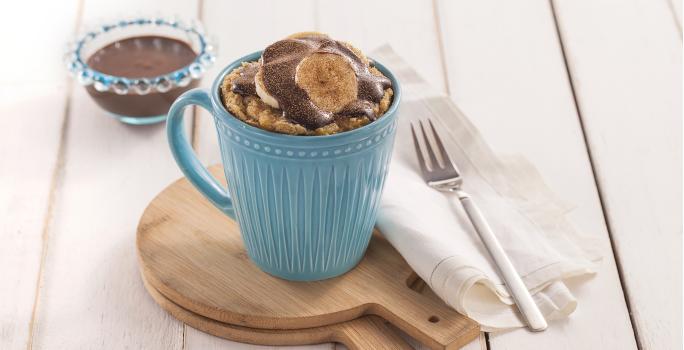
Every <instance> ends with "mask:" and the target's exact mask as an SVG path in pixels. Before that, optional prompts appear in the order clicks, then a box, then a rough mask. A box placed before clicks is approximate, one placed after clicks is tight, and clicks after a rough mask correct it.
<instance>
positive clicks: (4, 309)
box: [0, 83, 66, 349]
mask: <svg viewBox="0 0 684 350" xmlns="http://www.w3.org/2000/svg"><path fill="white" fill-rule="evenodd" d="M55 87H61V88H62V89H61V91H60V89H57V90H56V89H55ZM63 88H64V84H63V83H62V84H41V85H37V84H32V85H23V86H22V85H20V86H17V85H14V84H12V85H1V86H0V113H1V114H2V115H3V116H5V117H2V118H0V128H1V129H2V130H6V131H7V132H6V133H5V135H4V136H3V137H2V139H0V217H2V218H3V219H2V220H1V222H2V223H0V239H2V242H3V244H1V245H0V276H2V277H3V283H2V284H1V285H0V320H1V321H0V348H2V349H20V348H25V347H26V344H27V343H28V339H29V334H30V324H31V316H32V310H33V305H34V301H35V295H36V288H37V285H36V283H37V281H38V274H39V271H40V265H41V258H42V253H41V252H42V250H43V233H44V230H45V229H46V227H45V226H46V220H45V218H46V216H47V215H48V212H49V210H48V207H49V204H48V203H49V199H50V198H51V197H52V196H51V194H52V193H54V191H53V186H54V179H55V169H56V167H57V164H58V163H57V154H58V150H59V140H60V134H61V133H60V130H61V127H62V120H63V119H64V107H65V101H66V96H65V93H64V91H63ZM38 123H40V124H41V125H38ZM27 154H30V155H31V156H30V157H27V156H26V155H27Z"/></svg>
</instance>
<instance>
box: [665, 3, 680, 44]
mask: <svg viewBox="0 0 684 350" xmlns="http://www.w3.org/2000/svg"><path fill="white" fill-rule="evenodd" d="M665 1H666V2H667V7H668V8H669V9H670V14H671V15H672V20H673V21H674V24H675V28H677V34H678V35H679V39H680V40H681V39H682V23H681V22H679V17H677V10H675V6H674V4H673V3H672V2H673V1H677V0H665Z"/></svg>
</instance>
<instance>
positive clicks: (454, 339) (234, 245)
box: [137, 166, 479, 349]
mask: <svg viewBox="0 0 684 350" xmlns="http://www.w3.org/2000/svg"><path fill="white" fill-rule="evenodd" d="M210 170H211V172H212V173H213V174H214V176H216V177H217V178H219V179H223V171H222V169H221V168H220V167H218V166H215V167H212V168H211V169H210ZM137 247H138V255H139V260H140V266H141V270H142V273H143V275H144V276H145V278H146V279H147V281H148V283H149V284H150V285H151V286H152V287H154V288H155V290H157V291H159V292H160V293H161V294H162V295H163V296H164V297H165V298H166V299H168V300H170V301H172V302H173V303H175V304H177V305H178V306H180V307H182V308H184V309H186V310H188V311H191V312H193V313H195V314H198V315H201V316H204V317H206V318H209V319H212V320H215V321H219V322H222V323H226V324H230V325H235V326H243V327H249V328H256V329H267V330H279V329H303V328H313V327H321V326H327V325H332V324H336V323H341V322H345V321H350V320H353V319H356V318H359V317H361V316H363V315H377V316H380V317H382V318H384V319H386V320H388V321H389V322H391V323H392V324H394V325H395V326H396V327H398V328H400V329H402V330H403V331H404V332H406V333H408V334H409V335H411V336H412V337H414V338H416V339H417V340H419V341H421V342H422V343H423V344H425V345H428V346H429V347H431V348H434V349H447V348H448V349H451V348H459V347H461V346H462V345H464V344H466V343H468V342H470V341H471V340H473V339H475V338H476V337H477V336H478V333H479V327H478V325H477V324H476V323H475V322H474V321H472V320H470V319H468V318H466V317H465V316H463V315H461V314H459V313H457V312H456V311H454V310H453V309H451V308H450V307H448V306H446V305H445V304H444V303H443V302H441V301H440V300H434V299H432V298H428V297H426V296H424V295H421V294H419V293H417V292H415V291H413V290H411V289H410V288H409V287H408V286H407V283H408V282H409V279H410V276H411V275H412V270H411V268H410V267H409V266H408V265H407V264H406V262H405V261H404V259H403V258H402V257H401V255H399V253H398V252H397V251H396V250H395V249H394V248H392V246H391V245H390V244H389V243H388V242H387V241H386V240H384V239H383V238H382V237H381V236H380V235H379V234H378V233H377V232H376V234H375V235H374V237H373V239H372V240H371V244H370V245H369V248H368V251H367V253H366V256H365V257H364V259H363V260H362V261H361V262H360V263H359V265H358V266H357V267H356V268H354V269H353V270H352V271H350V272H348V273H346V274H344V275H342V276H339V277H336V278H333V279H328V280H324V281H316V282H292V281H286V280H283V279H280V278H277V277H273V276H271V275H269V274H267V273H265V272H262V271H261V270H259V268H258V267H257V266H256V265H254V264H253V263H251V262H250V260H249V258H248V256H247V253H246V252H245V249H244V246H243V243H242V239H241V237H240V233H239V228H238V226H237V224H236V223H235V222H234V221H233V220H232V219H230V218H229V217H227V216H226V215H224V214H223V213H222V212H220V211H219V210H218V209H216V208H215V207H214V206H213V205H212V204H210V203H209V202H208V201H207V200H205V199H204V197H202V195H201V194H199V192H197V191H196V190H195V189H194V188H193V187H192V185H191V184H190V183H189V182H188V181H187V180H185V179H181V180H178V181H176V182H175V183H173V184H172V185H170V186H169V187H167V188H166V189H165V190H164V191H162V192H161V193H160V194H159V195H158V196H157V197H156V198H155V199H153V200H152V202H151V203H150V205H149V206H148V207H147V209H146V210H145V212H144V214H143V216H142V218H141V220H140V223H139V226H138V235H137Z"/></svg>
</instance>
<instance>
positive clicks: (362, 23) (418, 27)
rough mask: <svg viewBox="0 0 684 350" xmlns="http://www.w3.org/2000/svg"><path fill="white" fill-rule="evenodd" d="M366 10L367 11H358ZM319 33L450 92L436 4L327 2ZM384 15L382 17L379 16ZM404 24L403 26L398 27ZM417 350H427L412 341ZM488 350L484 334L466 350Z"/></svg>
mask: <svg viewBox="0 0 684 350" xmlns="http://www.w3.org/2000/svg"><path fill="white" fill-rule="evenodd" d="M359 8H364V11H358V9H359ZM317 13H318V17H319V19H318V25H319V26H318V28H317V29H318V30H320V31H322V32H325V33H329V34H330V35H332V36H333V37H335V38H339V39H341V40H346V41H349V42H351V43H352V44H354V45H356V46H358V47H359V48H360V49H361V50H364V51H365V52H370V51H371V50H373V49H374V48H376V47H379V46H381V45H383V44H389V45H391V46H392V48H393V49H394V50H395V51H396V52H397V53H398V54H399V55H401V56H402V58H404V59H405V60H406V61H407V62H408V63H409V64H411V65H412V66H413V67H414V68H415V69H416V71H417V72H418V73H419V74H420V75H421V76H422V77H423V78H424V79H425V80H426V81H427V82H429V83H430V84H432V85H433V86H434V87H435V88H437V89H440V90H442V91H444V92H446V91H447V81H446V72H445V71H444V65H443V62H442V59H441V56H442V52H441V49H440V36H439V32H438V27H437V22H436V19H437V18H436V12H435V8H434V7H433V3H432V2H429V1H423V0H408V1H401V2H398V1H391V0H381V1H370V2H369V1H363V0H353V1H345V2H326V3H325V6H323V5H321V6H319V7H318V9H317ZM380 13H382V16H379V15H378V14H380ZM398 23H401V25H397V24H398ZM413 344H414V346H416V347H417V348H419V349H422V348H424V347H423V346H422V345H420V344H419V343H418V342H415V341H413ZM484 348H486V341H485V337H484V333H482V334H481V336H480V338H479V339H478V340H476V341H473V342H471V343H469V344H468V345H466V346H465V347H464V349H466V350H476V349H484Z"/></svg>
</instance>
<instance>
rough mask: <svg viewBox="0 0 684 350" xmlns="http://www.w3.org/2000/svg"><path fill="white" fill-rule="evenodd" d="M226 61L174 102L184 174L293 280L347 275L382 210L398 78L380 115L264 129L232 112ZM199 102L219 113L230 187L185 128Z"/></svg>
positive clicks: (172, 138) (257, 255)
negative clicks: (346, 125)
mask: <svg viewBox="0 0 684 350" xmlns="http://www.w3.org/2000/svg"><path fill="white" fill-rule="evenodd" d="M260 56H261V52H255V53H253V54H250V55H247V56H245V57H242V58H240V59H239V60H237V61H235V62H233V63H231V64H230V65H229V66H228V67H226V68H225V69H224V70H223V71H222V72H221V74H219V76H218V77H217V78H216V80H215V81H214V83H213V85H212V87H211V90H210V91H207V90H206V89H194V90H190V91H188V92H186V93H184V94H183V95H181V96H180V97H179V98H178V99H177V100H176V102H174V104H173V105H172V106H171V109H170V111H169V114H168V122H167V123H168V124H167V132H168V138H169V144H170V145H171V151H172V152H173V155H174V157H175V159H176V162H177V163H178V165H179V166H180V168H181V170H182V171H183V173H184V174H185V176H186V177H187V178H188V179H189V180H190V182H192V183H193V185H195V187H196V188H197V189H198V190H199V191H200V192H202V194H203V195H204V196H205V197H206V198H207V199H209V200H210V201H211V202H212V203H213V204H214V205H215V206H217V207H218V208H219V209H221V210H222V211H223V212H225V213H226V214H227V215H229V216H231V217H233V218H235V219H237V222H238V224H239V226H240V232H241V234H242V238H243V240H244V242H245V246H246V248H247V253H248V255H249V257H250V258H251V259H252V261H253V262H254V263H255V264H257V265H258V266H259V267H260V268H261V269H262V270H264V271H266V272H268V273H270V274H272V275H275V276H278V277H281V278H285V279H288V280H297V281H312V280H320V279H325V278H330V277H334V276H338V275H341V274H343V273H345V272H347V271H349V270H350V269H352V268H353V267H354V266H356V264H357V263H358V262H359V261H360V260H361V258H362V257H363V254H364V252H365V251H366V247H367V246H368V242H369V241H370V238H371V234H372V231H373V226H374V224H375V220H376V217H377V213H378V207H379V204H380V197H381V194H382V189H383V184H384V182H385V178H386V175H387V168H388V166H389V160H390V156H391V154H392V147H393V143H394V134H395V131H396V124H397V107H398V105H399V101H400V100H401V86H400V85H399V82H398V81H397V79H396V78H395V76H394V74H392V72H391V71H390V70H388V69H387V68H385V67H384V66H383V65H382V64H380V63H378V62H375V66H376V67H377V68H378V69H379V70H380V71H381V72H382V73H383V74H385V76H387V77H388V78H389V79H390V80H391V81H392V88H393V90H394V100H393V102H392V105H391V106H390V108H389V110H388V111H387V112H386V113H385V114H384V115H383V116H382V117H381V118H379V119H377V120H376V121H374V122H373V123H370V124H368V125H366V126H363V127H361V128H358V129H355V130H351V131H347V132H343V133H339V134H334V135H328V136H293V135H285V134H278V133H273V132H269V131H265V130H262V129H259V128H256V127H253V126H251V125H248V124H246V123H244V122H242V121H241V120H239V119H238V118H236V117H234V116H233V115H231V114H230V113H229V112H228V111H227V110H226V108H225V107H224V106H223V103H222V102H221V97H220V92H219V91H220V85H221V82H222V81H223V78H224V77H225V76H226V75H227V74H228V73H229V72H231V71H232V70H233V69H234V68H236V67H239V66H240V65H241V63H242V62H245V61H255V60H257V59H259V57H260ZM189 105H199V106H200V107H202V108H204V109H206V110H208V111H209V112H211V114H212V115H213V117H214V123H215V124H216V129H217V131H218V139H219V144H220V147H221V158H222V161H223V168H224V171H225V175H226V179H227V181H228V189H225V188H223V186H222V185H220V184H219V183H218V182H217V181H216V179H214V178H213V177H212V176H211V175H210V174H209V172H208V171H207V169H206V168H204V167H203V166H202V164H201V163H200V161H199V160H198V159H197V157H196V156H195V154H194V153H193V150H192V147H191V146H190V143H189V142H188V140H187V138H186V136H185V133H184V128H183V110H184V109H185V107H187V106H189Z"/></svg>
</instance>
